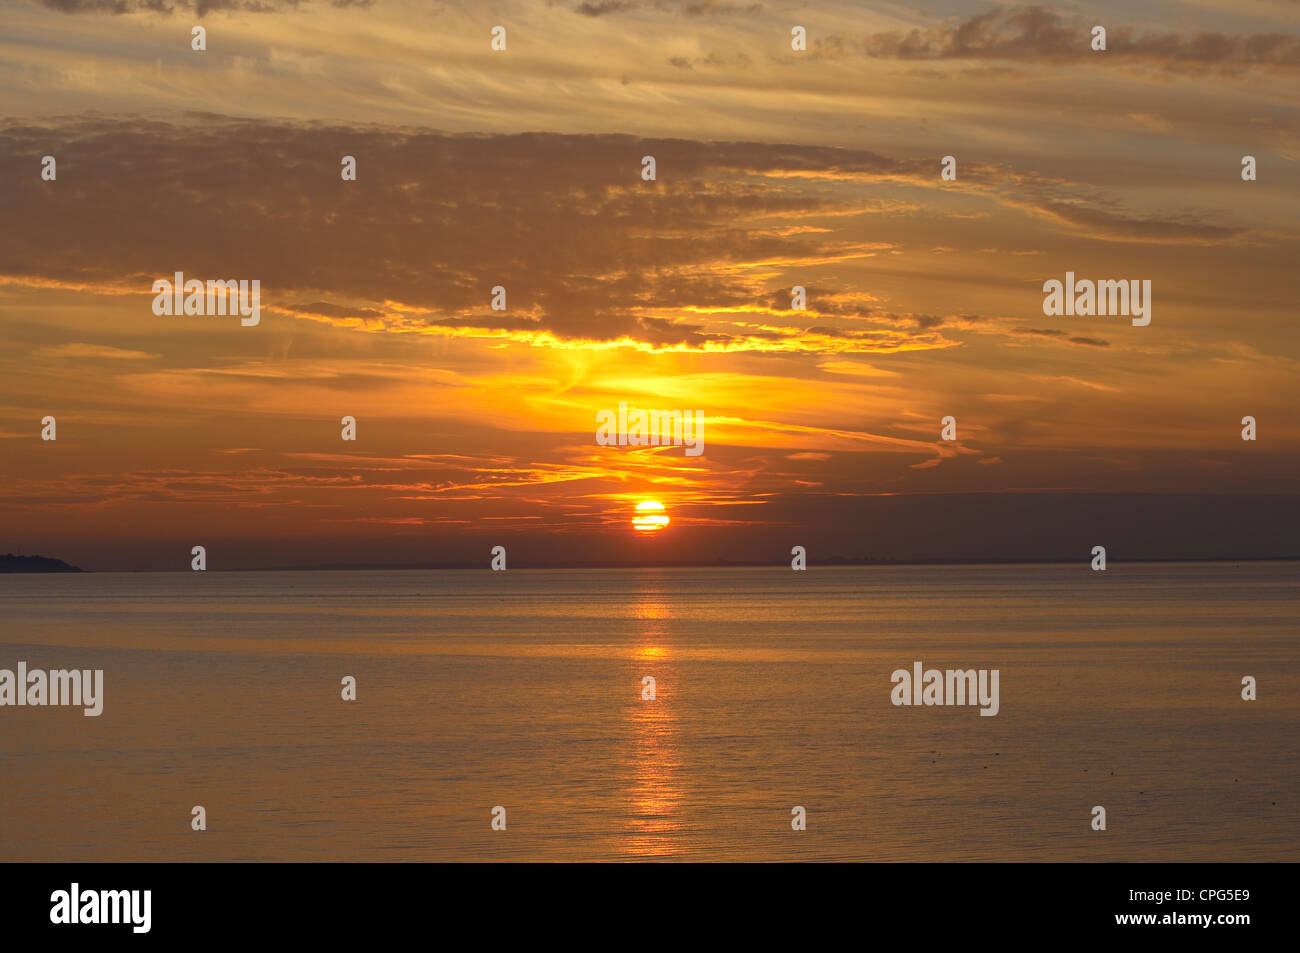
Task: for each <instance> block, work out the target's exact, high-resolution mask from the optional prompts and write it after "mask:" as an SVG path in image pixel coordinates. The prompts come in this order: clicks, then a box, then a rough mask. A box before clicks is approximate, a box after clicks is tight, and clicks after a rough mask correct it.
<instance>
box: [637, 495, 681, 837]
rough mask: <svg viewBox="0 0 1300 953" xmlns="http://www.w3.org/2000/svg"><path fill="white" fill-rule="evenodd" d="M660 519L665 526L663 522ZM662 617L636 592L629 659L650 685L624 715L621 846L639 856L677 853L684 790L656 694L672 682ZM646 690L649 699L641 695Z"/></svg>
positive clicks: (652, 597) (671, 723) (671, 731)
mask: <svg viewBox="0 0 1300 953" xmlns="http://www.w3.org/2000/svg"><path fill="white" fill-rule="evenodd" d="M638 509H640V507H638ZM662 518H663V520H664V522H665V523H667V520H668V518H667V517H666V516H665V517H662ZM667 615H668V605H667V603H666V601H665V600H663V598H662V597H661V596H660V595H659V594H658V593H654V592H643V593H642V594H641V598H640V601H639V602H638V603H637V605H636V619H637V622H638V623H639V626H638V628H639V629H640V631H639V632H638V633H637V645H636V648H635V650H634V652H633V655H632V658H633V661H634V663H635V665H636V668H637V672H638V679H644V677H645V676H650V677H652V678H654V683H653V689H652V688H651V686H650V685H647V684H646V682H644V681H642V696H641V698H640V699H638V701H637V703H636V705H635V707H633V708H632V710H631V713H630V714H631V723H632V728H633V738H634V741H633V750H632V760H631V765H630V768H631V771H630V775H631V777H630V779H629V785H628V792H627V798H628V809H629V813H630V814H631V825H630V826H631V832H630V834H631V836H629V837H628V838H627V840H626V841H625V844H624V849H625V850H626V851H627V852H628V853H630V854H632V855H634V856H639V857H652V856H665V855H672V854H676V853H679V852H680V850H681V845H680V835H681V833H682V818H681V801H682V798H683V796H684V792H683V790H682V787H681V783H680V778H679V777H678V769H679V768H680V764H679V759H678V751H677V742H676V737H675V735H676V730H675V729H676V722H677V718H676V715H675V713H674V712H673V707H672V704H671V703H670V702H669V701H668V700H667V699H664V698H662V697H661V696H660V690H661V689H662V688H663V687H665V686H666V685H669V687H670V683H671V681H672V678H671V672H672V669H671V661H672V655H671V652H670V651H669V648H668V646H666V645H664V644H663V641H662V640H663V638H664V635H665V628H664V625H663V623H664V621H665V619H666V617H667ZM651 690H653V692H654V697H653V700H651V699H650V698H648V697H647V695H648V693H649V692H650V691H651ZM670 690H671V688H670Z"/></svg>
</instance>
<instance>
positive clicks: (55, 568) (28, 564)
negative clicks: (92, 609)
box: [0, 553, 85, 573]
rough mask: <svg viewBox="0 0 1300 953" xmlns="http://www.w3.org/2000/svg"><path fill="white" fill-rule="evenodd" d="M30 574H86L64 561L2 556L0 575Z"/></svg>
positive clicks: (12, 555)
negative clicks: (9, 573)
mask: <svg viewBox="0 0 1300 953" xmlns="http://www.w3.org/2000/svg"><path fill="white" fill-rule="evenodd" d="M3 572H12V573H28V572H85V570H84V569H81V568H80V567H78V566H71V565H69V564H68V563H65V562H64V561H63V560H62V559H52V558H50V557H49V556H15V555H14V554H13V553H4V554H3V555H0V573H3Z"/></svg>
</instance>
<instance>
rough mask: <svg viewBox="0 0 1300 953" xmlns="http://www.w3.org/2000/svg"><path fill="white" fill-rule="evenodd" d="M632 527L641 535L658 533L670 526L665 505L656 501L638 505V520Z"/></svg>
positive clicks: (647, 501)
mask: <svg viewBox="0 0 1300 953" xmlns="http://www.w3.org/2000/svg"><path fill="white" fill-rule="evenodd" d="M632 525H633V526H634V527H636V530H637V532H640V533H657V532H658V531H659V530H661V529H663V528H664V527H665V526H667V525H668V516H667V514H665V513H664V505H663V504H662V503H660V502H658V501H656V500H646V501H645V502H643V503H638V504H637V505H636V518H635V519H634V520H632Z"/></svg>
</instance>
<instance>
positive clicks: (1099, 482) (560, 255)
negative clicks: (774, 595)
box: [0, 0, 1300, 571]
mask: <svg viewBox="0 0 1300 953" xmlns="http://www.w3.org/2000/svg"><path fill="white" fill-rule="evenodd" d="M196 25H201V26H202V27H203V28H204V30H205V31H206V47H207V48H206V50H203V51H195V50H193V49H191V31H192V28H193V27H195V26H196ZM1097 25H1102V26H1105V28H1106V32H1107V37H1106V39H1107V48H1106V50H1105V51H1094V50H1092V49H1091V44H1092V31H1093V28H1094V26H1097ZM495 26H503V27H504V28H505V36H506V49H505V50H503V51H494V50H493V49H492V46H491V44H492V37H491V32H492V30H493V27H495ZM795 26H802V27H803V28H804V29H805V31H806V35H807V44H806V46H807V48H806V49H805V50H799V51H796V50H793V49H792V48H791V36H792V33H791V31H792V29H793V28H794V27H795ZM1297 80H1300V3H1296V2H1292V0H1276V2H1273V0H1248V2H1232V3H1228V2H1219V0H1197V2H1150V3H1146V2H1144V3H1127V2H1126V3H1089V4H1082V3H1070V4H1055V5H1052V6H1050V7H1049V6H1034V5H1016V4H1008V5H996V4H990V3H984V2H965V0H953V2H943V3H921V4H911V5H902V4H893V3H879V4H876V3H794V4H775V3H766V2H759V3H746V2H743V0H740V2H734V3H732V2H703V0H695V2H683V3H677V2H668V0H591V2H581V3H572V2H567V3H561V2H551V3H546V2H529V3H522V2H500V3H494V4H491V5H486V4H475V3H467V4H454V3H446V4H443V3H430V2H421V3H417V2H406V0H374V2H372V3H362V2H351V3H347V2H329V0H314V2H308V0H299V2H296V3H293V2H275V0H256V2H254V0H247V2H245V0H212V2H202V0H200V2H198V3H194V2H184V0H157V2H155V0H102V2H101V0H44V2H41V0H15V2H11V3H7V4H4V5H3V6H0V225H2V226H3V227H2V228H0V551H13V552H23V553H29V554H30V553H40V554H42V555H48V556H55V557H59V558H63V559H66V560H68V561H69V562H72V563H75V564H77V565H81V566H83V567H85V568H92V569H101V570H126V569H158V570H168V569H172V570H177V571H180V570H186V569H188V568H189V562H190V550H191V547H192V546H194V545H204V546H205V547H206V548H207V550H208V566H209V568H210V569H251V568H276V567H298V566H327V565H328V566H346V565H373V566H383V565H447V564H466V565H486V564H487V562H488V559H489V550H490V548H491V547H492V546H493V545H505V546H506V547H507V550H508V552H509V553H510V558H511V559H512V560H513V561H514V562H515V563H516V564H518V565H526V564H532V563H536V564H547V563H552V564H553V563H565V562H591V563H598V564H599V563H625V562H657V561H682V560H698V561H704V562H714V561H732V562H745V561H758V562H771V563H772V564H774V565H780V564H783V563H788V562H789V560H790V558H791V557H790V550H791V547H792V546H795V545H803V546H805V547H806V548H807V550H808V558H809V561H810V562H813V563H816V562H818V561H825V560H829V559H834V558H848V559H859V558H867V559H881V560H945V559H1007V560H1012V559H1044V558H1067V559H1068V558H1077V559H1080V560H1081V561H1087V560H1088V559H1089V558H1090V555H1089V554H1090V550H1091V548H1092V547H1093V546H1095V545H1105V546H1107V547H1108V554H1109V557H1110V558H1111V559H1113V560H1123V559H1126V558H1127V559H1164V558H1211V557H1228V558H1254V557H1281V556H1300V543H1297V540H1298V539H1300V498H1298V497H1297V495H1296V493H1295V482H1296V476H1297V473H1300V465H1298V464H1300V453H1298V452H1297V446H1298V441H1300V424H1298V423H1297V421H1296V413H1295V411H1296V406H1297V400H1296V398H1297V396H1298V395H1300V387H1297V379H1298V377H1297V371H1298V370H1300V346H1298V343H1297V342H1298V340H1300V338H1298V336H1297V334H1296V331H1295V320H1296V311H1295V301H1296V298H1297V291H1298V290H1300V278H1298V277H1297V261H1300V256H1298V255H1297V250H1298V249H1297V246H1298V244H1300V232H1298V231H1297V222H1298V221H1300V215H1298V214H1297V213H1300V161H1298V160H1300V122H1298V121H1297V120H1298V119H1300V109H1298V106H1300V82H1297ZM47 155H51V156H54V157H55V161H56V177H55V179H54V180H53V181H50V180H47V179H44V178H42V168H43V165H42V159H43V157H44V156H47ZM1247 155H1249V156H1253V157H1254V158H1255V163H1256V170H1257V178H1256V180H1255V181H1243V178H1242V157H1243V156H1247ZM343 156H354V157H355V159H356V169H357V175H356V180H355V181H344V180H343V179H342V177H341V175H340V169H341V158H342V157H343ZM644 156H653V157H654V158H655V173H656V174H655V179H654V180H653V181H647V180H645V179H644V178H643V176H642V169H643V164H642V158H643V157H644ZM945 156H952V157H953V159H954V160H955V169H956V177H955V179H947V180H946V179H944V178H943V177H942V176H941V169H942V164H943V162H942V160H943V157H945ZM178 271H179V272H183V273H184V275H185V276H186V277H187V278H199V279H222V280H224V279H249V280H251V279H257V280H258V281H259V282H260V287H261V297H260V302H261V320H260V323H259V324H257V325H256V326H251V327H245V326H242V325H241V323H240V321H239V319H238V318H237V317H236V318H231V317H228V316H212V315H206V316H205V315H158V314H155V313H154V309H153V307H152V304H153V300H154V294H153V283H154V281H156V280H158V279H170V278H171V277H172V275H173V274H174V273H175V272H178ZM1066 272H1074V273H1075V274H1076V276H1078V278H1080V279H1085V278H1087V279H1093V280H1108V279H1114V280H1120V279H1123V280H1139V281H1150V282H1151V289H1152V290H1151V321H1150V324H1149V325H1146V326H1134V325H1133V324H1132V323H1131V321H1130V320H1129V318H1128V317H1127V316H1124V315H1106V316H1084V315H1047V314H1045V313H1044V308H1043V302H1044V292H1043V284H1044V282H1046V281H1048V280H1052V279H1056V280H1064V278H1065V274H1066ZM497 286H500V287H503V288H505V289H506V307H505V310H493V309H492V307H491V303H492V298H493V292H492V289H493V288H494V287H497ZM796 286H799V287H802V288H804V289H806V307H805V308H804V309H802V310H796V309H793V308H792V289H793V288H794V287H796ZM620 402H626V403H627V404H628V405H629V406H631V407H634V408H644V409H660V410H682V411H685V410H692V411H698V412H699V414H700V415H701V416H702V419H703V438H704V450H703V453H701V454H700V455H698V456H690V455H687V454H686V453H685V452H684V450H683V448H681V447H665V446H660V447H653V446H652V447H633V446H625V447H619V446H602V445H600V444H599V443H598V442H597V440H596V438H595V432H596V424H597V415H598V414H599V413H600V412H601V411H602V410H614V411H617V408H618V406H619V404H620ZM46 415H49V416H53V417H54V418H55V419H56V421H57V439H55V440H43V439H42V438H41V433H42V423H41V421H42V418H43V417H45V416H46ZM1247 415H1249V416H1252V417H1254V418H1255V420H1256V427H1257V435H1256V439H1255V440H1253V441H1246V440H1243V439H1242V437H1241V434H1242V418H1243V417H1245V416H1247ZM344 416H352V417H354V418H355V419H356V422H357V424H356V434H357V439H356V440H355V441H345V440H343V439H342V438H341V430H342V426H341V420H342V418H343V417H344ZM948 416H951V417H952V418H954V419H955V430H956V433H955V439H943V436H942V434H941V430H942V426H943V425H942V423H941V421H942V420H943V418H945V417H948ZM647 500H654V501H658V502H661V503H662V504H663V505H664V506H665V513H666V514H667V515H668V516H669V519H670V522H669V524H668V526H667V527H666V528H664V529H661V530H659V531H657V532H642V531H638V530H636V529H635V528H633V525H632V519H633V517H634V512H635V511H634V508H635V506H636V505H637V504H638V503H640V502H644V501H647Z"/></svg>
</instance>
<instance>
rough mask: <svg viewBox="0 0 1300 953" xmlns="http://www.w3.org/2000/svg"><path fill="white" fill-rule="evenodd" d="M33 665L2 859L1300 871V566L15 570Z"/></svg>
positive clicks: (17, 726)
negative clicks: (89, 704) (350, 686)
mask: <svg viewBox="0 0 1300 953" xmlns="http://www.w3.org/2000/svg"><path fill="white" fill-rule="evenodd" d="M20 661H22V662H25V663H26V665H27V668H28V670H29V671H30V670H33V669H46V670H49V669H72V668H76V669H91V670H94V669H102V671H103V673H104V674H103V712H102V714H100V715H99V716H98V717H87V716H86V715H85V714H84V713H83V710H82V709H81V708H78V707H52V706H44V707H41V706H23V707H16V706H5V707H0V860H3V861H77V862H81V861H262V862H275V861H511V860H513V861H524V860H526V861H625V860H638V859H652V860H662V861H727V860H730V861H1294V860H1297V859H1300V784H1298V783H1297V782H1300V564H1298V563H1290V562H1241V563H1131V564H1125V563H1121V562H1111V563H1110V565H1109V568H1108V569H1107V570H1106V571H1104V572H1094V571H1092V570H1091V569H1090V566H1089V564H1088V562H1087V561H1082V562H1080V563H1079V564H1074V565H1057V564H1050V565H1046V564H1035V565H947V566H845V567H821V566H811V567H809V569H808V570H807V571H803V572H796V571H793V570H791V569H790V568H788V567H782V568H766V567H763V568H756V567H726V568H672V569H621V568H620V569H592V570H576V569H539V570H528V569H510V570H508V571H505V572H492V571H490V570H488V569H486V568H484V569H482V570H456V571H433V570H430V571H421V570H411V571H384V570H372V571H355V572H352V571H320V572H184V573H85V574H72V573H68V574H13V575H0V669H7V670H11V671H13V670H16V666H17V664H18V662H20ZM917 662H919V663H921V664H922V665H923V667H924V669H927V670H928V669H931V668H935V669H940V670H947V669H961V670H969V669H976V670H986V671H991V670H997V671H998V673H999V682H998V684H999V703H998V711H997V714H996V715H994V716H987V715H981V714H980V708H979V707H978V706H976V705H970V704H966V705H933V706H927V705H896V704H894V700H895V699H894V697H893V696H894V688H895V684H894V681H893V679H894V673H895V672H897V671H899V670H906V671H908V672H909V673H910V672H911V670H912V668H913V666H914V664H915V663H917ZM348 678H351V679H352V680H354V682H355V700H351V699H345V698H344V694H345V679H348ZM1244 679H1250V680H1253V684H1254V695H1255V697H1254V700H1247V699H1246V698H1243V691H1244V688H1243V685H1244V682H1243V680H1244ZM651 680H652V681H651ZM1248 694H1249V693H1248ZM196 807H201V808H202V809H203V811H202V816H203V819H204V825H203V826H204V828H205V829H203V830H196V829H195V826H196V821H195V817H196V812H195V808H196ZM1098 807H1101V808H1103V809H1104V817H1105V827H1104V829H1098V826H1097V818H1098V817H1099V815H1098V814H1097V811H1096V808H1098ZM800 828H802V829H800Z"/></svg>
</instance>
